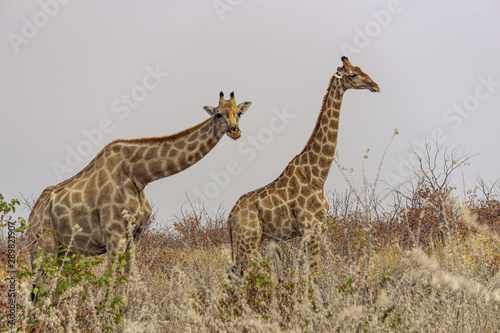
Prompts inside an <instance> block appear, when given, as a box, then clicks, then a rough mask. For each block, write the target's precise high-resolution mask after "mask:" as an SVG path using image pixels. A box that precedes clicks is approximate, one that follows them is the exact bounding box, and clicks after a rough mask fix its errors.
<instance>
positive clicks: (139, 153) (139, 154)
mask: <svg viewBox="0 0 500 333" xmlns="http://www.w3.org/2000/svg"><path fill="white" fill-rule="evenodd" d="M125 149H126V148H125ZM125 149H124V151H125ZM134 150H135V153H133V155H132V157H131V158H130V159H129V161H130V163H136V162H137V161H140V160H142V159H143V156H144V153H145V152H146V150H148V147H138V148H135V149H134Z"/></svg>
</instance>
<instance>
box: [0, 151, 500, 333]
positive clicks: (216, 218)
mask: <svg viewBox="0 0 500 333" xmlns="http://www.w3.org/2000/svg"><path fill="white" fill-rule="evenodd" d="M438 153H439V154H441V155H442V153H443V152H442V151H441V152H438ZM439 154H436V155H433V154H431V153H430V152H429V154H428V155H427V160H429V159H430V165H431V166H432V165H433V164H432V158H434V161H436V158H437V157H438V156H441V155H439ZM454 157H456V156H454ZM467 160H468V158H466V157H465V156H462V157H461V158H459V159H458V160H457V159H453V158H451V156H448V157H446V155H445V158H443V163H448V164H447V168H443V167H441V169H439V170H441V171H443V170H445V171H444V172H443V173H439V172H440V171H439V172H438V168H437V167H436V168H434V169H432V170H430V169H429V168H427V167H426V163H427V162H429V161H427V162H426V157H425V156H424V157H423V158H422V161H421V162H422V163H421V165H420V167H419V170H415V171H416V172H415V177H414V178H413V179H412V180H411V181H409V182H408V183H407V184H406V185H405V186H403V187H401V188H397V189H391V190H390V195H389V196H388V197H387V196H385V195H384V197H385V198H382V197H381V196H379V195H376V194H375V193H376V192H375V191H374V188H375V187H376V186H375V185H376V184H375V185H373V184H372V185H366V184H364V185H363V186H362V187H361V188H354V187H353V188H351V189H350V190H348V191H346V192H335V191H334V192H330V194H329V199H330V202H331V204H330V206H331V211H330V215H329V216H328V217H327V218H326V220H325V223H324V228H323V241H322V250H321V263H320V272H321V273H320V276H319V277H318V278H316V279H315V280H312V279H310V277H309V276H308V272H307V267H308V265H307V263H306V262H307V258H306V257H305V256H304V251H303V246H302V239H300V238H297V239H293V240H290V241H286V242H279V243H277V244H274V243H272V244H267V245H266V246H265V247H263V248H262V249H261V251H262V254H263V258H265V259H264V261H262V262H259V263H256V264H255V266H254V267H252V269H251V271H250V272H249V273H248V274H247V275H246V276H245V277H243V278H242V279H236V278H234V277H233V279H230V278H228V271H229V270H230V268H231V265H232V263H231V249H230V247H229V240H228V233H227V224H226V221H225V219H224V215H225V214H224V212H223V211H218V212H217V213H215V214H209V213H207V212H206V211H205V210H204V209H203V207H201V206H196V205H192V204H191V205H190V206H189V207H188V209H187V210H185V211H183V214H182V216H181V217H180V218H179V219H177V220H176V221H175V223H173V224H172V225H171V226H169V227H167V226H165V225H163V224H162V223H160V222H158V221H156V222H155V221H154V218H153V221H152V222H155V223H152V224H151V225H150V226H149V228H148V229H147V231H146V232H145V234H144V235H143V236H142V238H141V241H140V243H139V244H138V248H137V252H136V253H135V254H134V256H135V262H136V265H137V272H138V278H137V279H134V280H133V281H131V282H129V283H130V295H131V296H130V301H129V306H128V308H127V309H126V311H125V312H124V313H125V314H124V316H123V317H122V320H121V322H120V323H119V324H113V325H111V328H112V329H113V330H114V331H125V332H183V331H186V332H187V331H192V332H294V331H303V332H315V331H320V332H387V331H409V332H431V331H432V332H435V331H441V332H453V331H454V332H496V331H500V315H499V313H500V274H499V267H500V266H499V265H500V238H499V231H500V221H499V220H500V201H498V197H499V192H498V189H499V188H498V186H496V185H495V186H493V185H494V184H495V183H488V184H490V185H492V186H491V187H488V186H485V184H487V183H485V182H482V185H481V182H479V184H478V187H477V188H475V189H473V190H472V191H469V192H467V193H465V194H463V193H457V192H458V191H457V190H456V189H455V188H454V187H453V186H452V185H451V182H450V179H452V178H453V177H451V176H452V175H454V174H455V173H457V172H459V171H460V166H463V165H464V163H465V162H466V161H467ZM427 166H428V165H427ZM454 166H457V167H454ZM447 173H448V174H447ZM433 174H434V176H433ZM439 174H440V175H441V176H437V175H439ZM443 175H444V176H446V177H443ZM485 189H487V190H485ZM459 197H460V198H461V199H460V200H459V199H457V198H459ZM387 198H389V199H390V200H389V201H388V199H387ZM391 200H392V201H391ZM388 202H389V203H388ZM305 237H307V235H306V236H305ZM21 264H22V262H21ZM92 269H93V270H95V271H96V274H97V275H98V274H99V270H101V271H102V270H103V269H104V267H103V266H99V265H98V266H95V267H93V268H92ZM19 283H20V284H19V285H20V286H21V288H20V290H18V310H19V313H20V314H23V315H24V317H22V316H19V318H18V322H17V325H18V326H20V327H22V328H23V329H24V328H26V326H27V325H26V320H27V319H26V318H27V316H29V315H33V313H34V310H33V309H32V306H31V305H30V302H29V297H28V296H29V291H30V290H29V288H28V286H29V283H30V281H20V282H19ZM79 288H80V289H81V288H87V289H88V290H90V293H89V297H88V298H87V301H86V303H87V304H81V303H78V302H73V303H72V297H73V296H74V297H76V296H77V295H78V293H79V292H80V291H79V290H80V289H79ZM102 292H103V291H102V290H101V289H99V288H96V287H95V286H75V289H74V290H69V291H68V294H66V295H65V296H64V297H66V299H67V300H68V302H67V304H68V306H66V307H64V308H61V309H59V312H54V311H52V312H51V313H52V316H53V317H52V318H44V320H45V322H44V323H43V325H45V326H43V325H41V326H39V327H38V328H37V329H40V331H42V329H43V328H47V327H50V325H57V322H60V321H61V320H63V319H64V318H72V319H71V325H72V326H71V327H72V331H82V332H92V331H94V332H96V331H100V329H101V328H102V327H101V328H99V325H97V326H95V325H96V324H95V321H94V326H92V325H91V322H92V321H91V319H92V318H95V319H97V320H103V319H104V318H105V317H106V316H104V315H102V314H100V313H97V312H96V310H95V304H98V303H99V302H102V301H103V295H102ZM72 295H73V296H72ZM6 301H7V296H6V294H5V292H4V291H3V290H2V292H1V295H0V303H3V304H5V302H6ZM30 311H31V312H30ZM37 315H38V316H41V313H40V312H37ZM23 320H24V321H25V323H24V326H23ZM51 322H52V324H51ZM67 322H68V321H67ZM7 329H8V327H7V326H6V325H5V322H4V321H2V327H1V330H2V331H6V330H7Z"/></svg>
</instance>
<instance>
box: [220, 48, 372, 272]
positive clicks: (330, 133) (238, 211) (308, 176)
mask: <svg viewBox="0 0 500 333" xmlns="http://www.w3.org/2000/svg"><path fill="white" fill-rule="evenodd" d="M341 60H342V62H343V66H342V67H339V68H337V72H336V73H335V74H334V75H333V77H332V78H331V80H330V84H329V86H328V89H327V94H326V96H325V98H324V99H323V105H322V106H321V111H320V113H319V117H318V120H317V122H316V126H315V127H314V130H313V132H312V135H311V137H310V138H309V140H308V142H307V144H306V145H305V147H304V149H303V150H302V152H301V153H300V154H298V155H297V156H295V157H294V158H293V159H292V160H291V161H290V163H288V165H287V166H286V168H285V170H284V171H283V172H282V173H281V175H279V176H278V178H276V179H275V180H274V181H273V182H271V183H270V184H268V185H266V186H264V187H261V188H259V189H256V190H254V191H251V192H248V193H246V194H244V195H242V196H241V197H240V198H239V199H238V201H237V202H236V204H235V205H234V207H233V209H232V210H231V213H230V214H229V218H228V222H229V233H230V234H229V235H230V239H231V249H232V244H233V242H234V244H235V246H236V251H237V252H236V267H237V268H238V269H241V271H239V272H240V273H243V271H244V270H245V269H246V268H248V265H249V264H250V263H251V262H252V261H254V260H257V259H259V257H260V256H259V253H258V251H257V249H258V247H259V246H260V245H261V244H262V242H263V241H264V239H269V240H288V239H291V238H293V237H296V236H307V237H305V238H304V241H305V248H306V252H307V253H308V255H309V256H310V273H311V274H312V275H317V274H318V257H319V246H320V236H321V234H320V232H321V225H322V224H323V221H324V219H325V217H326V215H327V213H328V202H327V200H326V198H325V194H324V190H323V187H324V184H325V181H326V178H327V176H328V173H329V171H330V167H331V165H332V162H333V158H334V153H335V147H336V145H337V133H338V128H339V116H340V105H341V103H342V98H343V96H344V93H345V91H346V90H348V89H368V90H370V91H372V92H378V91H380V89H379V87H378V85H377V84H376V83H375V82H373V81H372V80H371V79H370V77H369V76H368V75H366V74H365V73H363V71H362V70H361V69H360V68H359V67H353V66H352V65H351V63H350V62H349V60H348V59H347V57H342V58H341Z"/></svg>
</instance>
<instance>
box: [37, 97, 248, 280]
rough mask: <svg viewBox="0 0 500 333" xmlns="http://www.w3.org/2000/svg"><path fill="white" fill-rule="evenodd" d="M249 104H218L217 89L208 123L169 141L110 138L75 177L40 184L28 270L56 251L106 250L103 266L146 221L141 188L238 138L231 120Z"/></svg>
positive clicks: (236, 124) (128, 244)
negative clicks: (224, 141)
mask: <svg viewBox="0 0 500 333" xmlns="http://www.w3.org/2000/svg"><path fill="white" fill-rule="evenodd" d="M251 104H252V103H251V102H243V103H241V104H239V105H237V104H236V100H235V96H234V93H231V97H230V99H229V100H226V99H224V94H223V93H222V92H221V93H220V95H219V105H218V106H217V107H212V106H205V107H204V109H205V110H206V111H207V112H208V113H209V115H210V118H209V119H207V120H205V121H203V122H202V123H200V124H198V125H196V126H194V127H191V128H189V129H187V130H184V131H182V132H179V133H177V134H174V135H170V136H163V137H151V138H142V139H131V140H116V141H113V142H111V143H109V144H107V145H106V146H105V147H104V148H103V149H102V150H101V151H100V152H99V153H98V154H97V155H96V157H95V158H94V159H93V160H92V161H91V162H90V163H89V164H88V165H87V166H86V167H85V168H84V169H83V170H81V171H80V172H79V173H77V174H76V175H75V176H73V177H71V178H69V179H67V180H65V181H63V182H61V183H59V184H57V185H54V186H49V187H47V188H46V189H45V190H44V191H43V192H42V194H41V195H40V197H39V198H38V200H37V201H36V203H35V205H34V207H33V209H32V211H31V214H30V217H29V222H30V223H31V225H32V226H31V228H30V229H29V230H28V238H29V242H30V244H31V246H30V252H31V262H32V267H33V261H34V259H35V258H37V256H38V254H39V253H40V252H45V253H46V254H47V255H49V256H51V257H52V258H54V259H55V258H56V257H57V256H58V250H59V249H60V248H61V247H62V248H66V249H68V246H70V248H69V250H70V253H75V254H83V255H85V256H93V255H99V254H103V253H108V258H109V260H110V262H111V261H113V260H114V259H115V258H116V256H117V255H118V254H119V253H124V252H126V251H127V250H128V249H130V247H131V242H132V241H133V242H137V240H138V239H139V236H140V235H141V233H142V232H143V231H144V228H145V227H146V224H147V222H148V220H149V218H150V216H151V212H152V209H151V205H150V204H149V202H148V200H147V199H146V196H145V194H144V191H143V190H144V187H146V185H147V184H149V183H151V182H153V181H155V180H158V179H161V178H165V177H168V176H171V175H174V174H176V173H178V172H180V171H183V170H185V169H187V168H189V167H190V166H192V165H193V164H195V163H196V162H198V161H199V160H200V159H202V158H203V157H204V156H205V155H207V154H208V153H209V152H210V151H211V150H212V148H214V147H215V145H216V144H217V143H218V142H219V141H220V140H221V138H222V137H223V136H224V134H227V135H228V136H229V137H231V138H232V139H238V138H239V137H240V136H241V130H240V127H239V118H240V117H241V115H243V114H244V113H245V112H246V111H247V110H248V108H249V107H250V105H251ZM124 212H125V213H128V214H130V216H132V217H133V218H126V217H125V216H124ZM129 220H130V222H129ZM132 224H133V225H132ZM129 228H131V229H132V230H131V234H132V236H133V237H132V238H133V239H131V240H130V239H129V237H128V229H129ZM79 229H80V231H78V230H79ZM44 230H45V231H44ZM75 230H77V231H78V232H76V234H73V231H75ZM70 243H71V244H70ZM128 269H129V267H128V265H127V270H128Z"/></svg>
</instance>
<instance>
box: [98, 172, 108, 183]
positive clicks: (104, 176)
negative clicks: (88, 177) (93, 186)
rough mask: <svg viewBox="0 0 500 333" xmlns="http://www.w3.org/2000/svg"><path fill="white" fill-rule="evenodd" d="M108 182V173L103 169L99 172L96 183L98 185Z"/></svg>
mask: <svg viewBox="0 0 500 333" xmlns="http://www.w3.org/2000/svg"><path fill="white" fill-rule="evenodd" d="M108 181H110V177H109V174H108V171H107V170H105V169H101V170H100V171H99V175H98V177H97V183H98V184H106V183H107V182H108Z"/></svg>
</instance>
